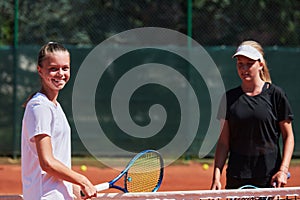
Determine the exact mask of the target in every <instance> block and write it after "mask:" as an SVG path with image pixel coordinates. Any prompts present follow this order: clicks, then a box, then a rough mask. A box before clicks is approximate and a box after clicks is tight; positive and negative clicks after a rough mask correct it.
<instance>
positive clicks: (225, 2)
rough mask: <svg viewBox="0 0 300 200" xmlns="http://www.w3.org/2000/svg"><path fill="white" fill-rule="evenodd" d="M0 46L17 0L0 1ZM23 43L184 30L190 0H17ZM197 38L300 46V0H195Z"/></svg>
mask: <svg viewBox="0 0 300 200" xmlns="http://www.w3.org/2000/svg"><path fill="white" fill-rule="evenodd" d="M0 11H1V15H0V29H1V39H0V45H12V44H13V29H14V21H13V19H14V1H13V0H9V1H1V2H0ZM18 12H19V35H18V36H19V38H18V39H19V43H20V44H42V43H44V42H45V41H50V40H56V41H61V42H63V43H68V44H75V45H94V44H98V43H100V42H101V41H103V40H104V39H106V38H107V37H109V36H111V35H113V34H116V33H119V32H121V31H125V30H128V29H132V28H137V27H144V26H156V27H164V28H169V29H173V30H177V31H180V32H182V33H185V34H186V32H187V31H186V30H187V24H188V23H187V14H188V13H187V0H172V1H169V0H133V1H121V0H58V1H52V2H51V3H49V2H48V3H45V2H44V1H33V0H23V1H19V10H18ZM192 19H193V21H192V26H193V38H194V39H195V40H196V41H198V42H199V43H200V44H202V45H236V44H237V43H239V42H240V40H243V39H245V38H254V39H257V40H259V41H260V42H261V43H262V44H263V45H289V46H296V45H299V43H300V39H299V34H300V2H299V1H294V0H193V14H192Z"/></svg>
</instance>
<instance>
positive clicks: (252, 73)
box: [237, 56, 262, 81]
mask: <svg viewBox="0 0 300 200" xmlns="http://www.w3.org/2000/svg"><path fill="white" fill-rule="evenodd" d="M261 69H262V64H261V62H260V61H259V60H252V59H250V58H248V57H245V56H237V71H238V74H239V77H240V78H241V79H242V81H254V80H258V79H260V70H261Z"/></svg>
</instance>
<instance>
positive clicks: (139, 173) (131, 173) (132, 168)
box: [81, 150, 164, 197]
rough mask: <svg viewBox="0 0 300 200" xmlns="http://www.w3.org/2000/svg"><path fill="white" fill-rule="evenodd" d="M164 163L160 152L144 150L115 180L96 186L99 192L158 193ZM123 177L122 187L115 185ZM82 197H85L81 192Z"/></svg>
mask: <svg viewBox="0 0 300 200" xmlns="http://www.w3.org/2000/svg"><path fill="white" fill-rule="evenodd" d="M163 174H164V163H163V159H162V157H161V155H160V153H159V152H157V151H154V150H144V151H142V152H140V153H138V154H137V155H136V156H135V157H134V158H132V159H131V161H130V162H129V163H128V164H127V166H126V168H125V169H124V170H123V171H122V172H121V173H120V174H119V175H118V176H117V177H116V178H114V179H113V180H111V181H109V182H105V183H101V184H98V185H95V187H96V189H97V192H100V191H102V190H106V189H109V188H115V189H118V190H121V191H122V192H124V193H127V192H156V191H157V190H158V188H159V187H160V185H161V182H162V179H163ZM122 177H123V179H124V180H123V184H122V186H119V185H115V183H116V182H117V181H118V180H120V179H121V178H122ZM81 196H83V197H84V194H83V192H82V191H81Z"/></svg>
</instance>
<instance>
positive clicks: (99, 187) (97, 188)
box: [80, 183, 109, 197]
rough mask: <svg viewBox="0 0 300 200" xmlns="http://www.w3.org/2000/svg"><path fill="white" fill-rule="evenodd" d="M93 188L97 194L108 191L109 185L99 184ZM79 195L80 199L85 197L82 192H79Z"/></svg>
mask: <svg viewBox="0 0 300 200" xmlns="http://www.w3.org/2000/svg"><path fill="white" fill-rule="evenodd" d="M95 188H96V190H97V192H100V191H102V190H106V189H109V183H101V184H98V185H95ZM80 195H81V197H84V196H85V195H84V193H83V192H82V191H80Z"/></svg>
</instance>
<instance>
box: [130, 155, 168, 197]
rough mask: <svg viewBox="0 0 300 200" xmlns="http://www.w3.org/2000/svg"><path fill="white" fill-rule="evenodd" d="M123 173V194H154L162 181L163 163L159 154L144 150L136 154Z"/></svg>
mask: <svg viewBox="0 0 300 200" xmlns="http://www.w3.org/2000/svg"><path fill="white" fill-rule="evenodd" d="M124 171H126V173H125V177H124V186H125V192H156V191H157V190H158V189H159V187H160V185H161V182H162V179H163V174H164V162H163V159H162V156H161V155H160V153H159V152H157V151H155V150H145V151H142V152H140V153H139V154H137V155H136V156H135V157H134V158H133V159H132V160H131V161H130V162H129V164H128V166H127V167H126V169H125V170H124Z"/></svg>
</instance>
